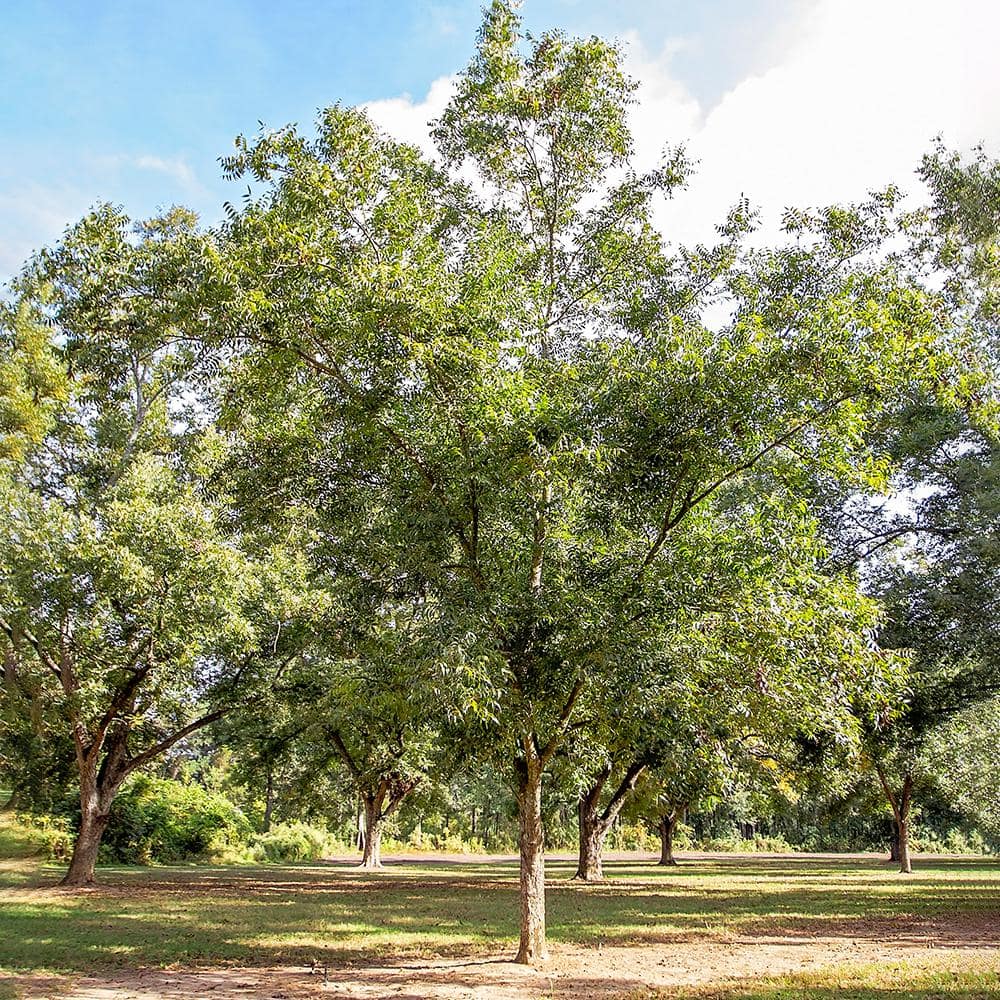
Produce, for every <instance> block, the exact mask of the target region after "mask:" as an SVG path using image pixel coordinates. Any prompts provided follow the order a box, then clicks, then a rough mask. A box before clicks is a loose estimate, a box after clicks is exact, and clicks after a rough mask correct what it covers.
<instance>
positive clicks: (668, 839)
mask: <svg viewBox="0 0 1000 1000" xmlns="http://www.w3.org/2000/svg"><path fill="white" fill-rule="evenodd" d="M679 815H680V814H679V812H672V813H667V814H665V815H663V816H661V817H660V823H659V830H660V860H659V861H658V862H657V864H661V865H676V864H677V859H676V858H675V857H674V830H675V829H676V828H677V819H678V816H679Z"/></svg>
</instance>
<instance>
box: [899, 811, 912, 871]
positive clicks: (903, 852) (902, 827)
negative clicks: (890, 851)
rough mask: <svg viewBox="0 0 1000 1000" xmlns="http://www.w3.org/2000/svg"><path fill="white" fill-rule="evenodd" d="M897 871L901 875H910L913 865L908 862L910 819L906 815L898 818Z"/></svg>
mask: <svg viewBox="0 0 1000 1000" xmlns="http://www.w3.org/2000/svg"><path fill="white" fill-rule="evenodd" d="M898 840H899V859H898V860H899V871H900V873H901V874H903V875H910V874H912V872H913V866H912V864H911V863H910V820H909V817H908V816H903V817H902V818H901V819H900V820H899V834H898Z"/></svg>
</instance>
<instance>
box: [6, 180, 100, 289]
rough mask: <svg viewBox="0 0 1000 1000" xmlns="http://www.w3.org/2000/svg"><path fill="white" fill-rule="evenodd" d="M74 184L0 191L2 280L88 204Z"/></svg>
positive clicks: (10, 274) (80, 213)
mask: <svg viewBox="0 0 1000 1000" xmlns="http://www.w3.org/2000/svg"><path fill="white" fill-rule="evenodd" d="M88 204H89V202H88V200H87V196H86V195H85V194H84V193H83V192H82V191H79V190H77V189H75V188H71V187H45V186H43V185H41V184H34V183H28V184H24V185H22V186H20V187H17V188H15V189H13V190H10V191H7V192H4V193H2V194H0V233H3V239H2V240H0V282H2V281H4V280H6V278H7V277H11V276H13V275H15V274H16V273H17V272H18V271H20V269H21V266H22V265H23V264H24V263H25V261H27V259H28V258H29V257H30V256H31V254H32V253H34V251H36V250H40V249H41V248H42V247H43V246H46V245H48V244H50V243H53V242H55V240H57V239H58V238H59V236H60V235H61V234H62V232H63V230H64V229H65V228H66V226H67V225H68V224H69V220H71V219H75V218H78V217H79V216H81V215H82V214H83V213H84V212H85V211H86V209H87V207H88Z"/></svg>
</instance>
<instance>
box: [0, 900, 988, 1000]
mask: <svg viewBox="0 0 1000 1000" xmlns="http://www.w3.org/2000/svg"><path fill="white" fill-rule="evenodd" d="M845 931H846V932H847V933H845ZM998 948H1000V927H998V926H997V924H996V921H995V919H993V918H992V917H989V916H981V917H975V918H971V917H963V918H960V919H956V918H952V919H948V920H936V921H930V920H926V921H909V922H900V921H897V922H887V921H872V922H864V921H858V922H856V923H855V924H854V925H853V926H852V927H850V928H845V927H844V926H843V925H839V926H838V927H837V929H836V931H835V932H833V931H831V933H829V934H823V933H820V934H815V935H809V936H793V935H788V934H784V935H774V936H754V937H749V936H740V935H733V936H731V937H728V938H714V939H706V940H704V941H697V942H688V943H662V944H661V943H658V944H652V945H642V946H632V947H617V946H616V947H592V948H581V947H578V946H557V947H555V948H553V954H552V960H551V961H550V962H549V963H548V964H547V965H546V966H545V967H544V968H539V969H527V968H524V967H523V966H518V965H514V964H513V963H511V962H510V961H507V960H506V956H497V957H495V958H485V959H483V958H477V959H474V960H470V961H467V962H463V961H461V960H458V961H456V960H441V961H410V962H406V963H401V964H399V965H391V966H390V965H368V966H366V965H361V964H354V965H350V966H339V967H336V968H330V969H328V970H326V975H325V976H324V970H323V969H317V970H314V971H312V972H310V970H308V969H303V968H301V967H298V968H242V969H239V968H237V969H218V968H216V969H173V970H159V969H157V970H139V971H136V972H130V973H126V972H123V973H120V974H116V975H113V976H109V977H103V978H100V979H99V978H96V977H85V978H82V979H77V980H75V981H69V980H63V979H56V978H51V977H50V978H45V977H39V976H25V977H17V978H14V979H8V980H7V981H6V982H7V984H9V985H13V986H14V988H15V990H17V991H19V992H21V993H22V995H23V996H25V997H30V998H43V997H46V998H48V997H52V998H56V997H58V998H60V1000H158V998H169V1000H177V998H181V997H184V998H201V997H205V998H213V1000H300V998H333V997H337V998H350V1000H382V998H392V1000H418V998H419V1000H459V998H462V1000H466V998H476V1000H537V998H539V997H551V998H557V997H562V998H569V997H572V998H574V1000H610V998H612V997H620V996H622V995H628V994H629V993H633V992H635V991H637V990H640V989H643V988H648V987H678V986H682V987H683V986H700V985H708V984H722V983H726V982H734V981H736V980H746V979H752V978H755V977H760V976H766V975H778V974H782V973H789V972H800V971H808V970H815V969H819V968H822V967H824V966H831V965H839V964H843V963H869V962H882V961H886V962H889V961H891V962H898V961H900V960H901V959H908V960H911V959H912V960H935V961H941V960H944V961H946V962H947V964H948V966H949V968H954V969H955V970H956V971H957V970H959V969H961V968H965V967H967V966H969V965H970V964H976V965H979V966H980V967H981V965H982V963H983V962H984V961H986V962H990V963H995V964H996V967H997V968H1000V959H998V958H997V955H998V952H997V949H998ZM324 979H326V981H324ZM2 983H3V980H0V984H2Z"/></svg>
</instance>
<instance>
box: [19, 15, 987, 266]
mask: <svg viewBox="0 0 1000 1000" xmlns="http://www.w3.org/2000/svg"><path fill="white" fill-rule="evenodd" d="M479 6H480V5H479V3H478V2H475V0H470V2H466V0H462V2H437V3H431V2H421V0H395V2H391V0H378V2H367V3H364V2H360V0H359V2H349V0H328V2H319V0H290V2H286V3H284V4H281V5H278V4H274V3H263V2H235V0H208V2H206V0H202V2H197V3H196V2H191V0H175V2H166V0H162V2H152V0H131V2H125V0H113V2H112V0H89V2H86V3H84V2H71V0H62V2H54V0H50V2H41V0H35V2H32V0H7V2H6V3H5V5H4V27H3V32H2V34H0V87H2V93H3V94H4V95H5V96H6V99H5V100H3V101H2V102H0V148H2V149H3V151H4V155H3V156H2V157H0V276H2V275H4V274H9V273H11V272H12V271H13V270H15V269H16V267H17V266H18V263H19V262H20V261H21V260H23V259H24V257H25V256H26V254H27V253H28V252H30V251H31V250H32V249H33V248H35V247H37V246H39V245H40V244H42V243H45V242H48V241H51V240H53V239H54V238H56V237H57V236H58V234H59V232H60V231H61V229H62V228H63V227H64V226H65V225H66V224H68V223H69V222H70V221H72V220H73V219H74V218H76V217H77V216H78V215H79V214H80V213H82V212H83V211H84V210H85V209H86V208H87V207H88V205H90V204H92V203H94V202H95V201H97V200H99V199H106V200H110V201H114V202H117V203H121V204H123V205H124V206H125V208H126V209H127V210H128V211H130V212H131V213H133V214H134V215H137V216H142V215H147V214H150V213H152V212H153V211H154V210H155V209H156V207H157V206H160V205H166V204H170V203H173V202H182V203H185V204H188V205H190V206H191V207H193V208H195V209H196V210H198V211H199V212H201V213H202V215H203V217H204V218H205V219H206V221H213V220H214V219H215V218H217V217H218V216H219V214H220V213H219V206H220V204H221V202H222V200H223V199H224V198H226V197H231V196H232V195H233V192H232V191H231V190H229V188H228V186H227V185H226V184H225V183H224V182H223V181H222V180H221V178H220V175H219V169H218V164H217V159H218V157H219V156H220V155H223V154H225V153H226V152H227V151H228V150H229V148H230V145H231V142H232V138H233V136H234V135H235V134H236V133H237V132H240V131H253V130H254V129H256V127H257V122H258V119H261V120H263V121H265V122H266V123H267V124H269V125H279V124H283V123H285V122H288V121H297V122H299V123H308V122H309V121H311V120H312V118H313V116H314V113H315V111H316V109H317V108H319V107H321V106H325V105H326V104H330V103H333V102H335V101H343V102H345V103H349V104H356V103H372V102H374V104H373V106H372V111H373V114H375V116H376V118H379V120H381V121H383V123H384V124H385V125H386V127H388V128H392V129H394V130H399V129H401V130H402V131H403V132H406V131H407V129H412V128H419V127H420V126H421V124H422V122H423V121H425V120H426V118H427V117H428V116H429V115H430V114H433V113H436V111H437V110H438V109H439V106H440V103H441V100H442V99H443V97H442V95H443V96H444V97H446V95H447V78H448V77H449V76H451V75H453V74H454V73H455V72H457V71H458V70H460V69H461V67H462V66H463V65H464V64H465V62H466V61H467V59H468V57H469V55H470V53H471V51H472V47H473V44H474V36H475V31H476V27H477V25H478V22H479V18H480V11H479ZM943 6H944V5H942V4H940V3H935V2H933V0H905V2H904V0H869V2H868V3H860V0H703V2H698V3H695V2H679V0H663V2H656V0H617V2H608V0H526V2H525V3H524V6H523V15H524V18H525V22H526V24H527V26H528V28H529V29H532V30H538V29H542V28H545V27H550V26H560V27H563V28H565V29H567V30H568V31H570V32H572V33H577V34H590V33H597V34H601V35H605V36H620V37H623V38H625V39H626V40H627V42H628V46H629V52H630V68H631V69H632V71H633V72H634V73H635V75H637V76H639V77H640V79H642V80H643V82H644V83H645V84H646V87H645V89H644V92H643V102H644V103H643V107H642V109H641V116H640V118H639V119H637V130H638V131H639V132H640V138H642V137H643V136H645V137H646V138H648V143H647V145H648V147H649V149H650V150H652V149H653V148H654V147H656V148H659V147H660V146H662V145H663V143H664V142H666V141H681V140H685V141H690V142H691V143H692V148H693V149H694V150H695V152H696V153H697V154H698V155H700V156H701V157H702V159H703V161H704V162H705V164H706V171H705V177H706V179H705V181H704V182H703V183H702V184H701V187H700V188H698V189H696V190H695V191H694V192H693V197H692V200H691V202H690V205H689V208H688V209H687V210H686V215H685V214H683V213H682V216H678V217H677V218H675V220H674V221H675V223H676V224H677V226H678V227H679V229H680V230H682V231H683V232H684V233H687V232H688V231H690V232H695V231H697V229H698V226H699V222H698V221H697V220H700V219H703V218H704V219H707V218H708V217H709V216H710V215H711V214H712V213H717V212H718V211H721V209H722V207H723V205H724V203H726V202H727V199H728V200H731V198H732V197H734V196H736V195H738V194H739V193H740V191H741V190H745V189H746V188H747V186H749V187H750V188H751V191H750V193H751V195H754V194H755V192H756V193H758V194H759V200H760V201H762V202H763V203H767V202H768V200H769V199H772V200H773V199H774V198H776V197H779V196H780V193H781V192H782V191H784V190H786V189H787V190H788V192H789V196H791V195H796V196H798V197H800V198H801V197H803V196H805V197H807V198H808V197H809V196H810V194H811V192H812V189H811V188H808V187H806V188H805V189H804V190H803V188H802V183H801V182H802V178H803V166H802V164H803V163H805V164H807V168H806V169H805V173H806V175H807V176H808V175H809V174H810V171H811V170H813V167H814V166H815V167H816V187H815V191H816V197H817V198H819V197H822V196H825V195H826V193H827V191H829V192H830V193H831V194H833V195H838V194H839V193H840V192H839V189H838V187H837V184H838V183H840V182H842V181H843V178H844V176H845V174H848V175H850V177H851V178H852V180H851V183H852V184H854V186H855V187H858V188H860V187H861V186H863V185H862V183H861V182H862V180H866V179H867V177H868V175H869V174H870V176H871V180H872V182H873V183H877V182H881V181H884V180H888V179H892V178H890V177H884V178H880V177H876V173H877V171H878V170H883V169H884V170H885V171H888V170H889V169H890V168H892V169H897V170H898V169H899V165H901V164H903V163H904V162H905V163H907V164H909V165H910V166H911V167H912V165H914V158H915V156H916V155H917V151H918V150H919V149H920V148H926V145H927V143H928V141H929V139H930V137H931V136H932V135H934V134H935V133H936V132H939V131H943V132H945V133H946V135H949V134H951V133H954V134H955V136H956V142H958V143H959V144H961V143H966V142H970V141H972V140H973V139H975V138H980V139H986V140H987V141H988V142H989V141H991V140H992V138H993V136H992V132H993V131H994V130H995V128H994V126H995V125H996V123H995V122H993V121H992V119H993V118H994V117H995V116H996V113H995V112H994V111H993V108H995V107H997V106H998V105H997V104H996V102H995V101H993V103H990V102H991V100H992V97H991V95H993V96H996V95H995V93H994V90H993V89H991V88H993V86H994V84H995V83H996V79H995V78H996V76H997V74H996V71H995V70H994V69H993V57H992V45H990V46H987V45H986V44H985V43H984V42H983V39H984V37H985V38H986V39H995V38H996V37H997V34H996V31H994V30H993V29H994V28H996V27H997V24H996V20H997V17H996V10H995V8H996V7H997V6H1000V5H996V4H995V3H993V2H992V0H955V2H954V3H953V4H952V5H949V7H948V11H947V21H943V20H942V19H941V18H942V17H943V14H942V12H941V11H939V10H937V8H941V7H943ZM873 9H875V10H878V11H879V13H878V14H877V15H873V14H872V13H871V11H872V10H873ZM970 47H971V49H972V54H971V56H970V54H969V50H970ZM987 49H988V51H987ZM980 50H982V52H981V60H980V61H981V64H982V65H981V66H980V64H979V63H978V62H977V59H979V58H980V56H979V55H977V53H980ZM876 62H877V63H878V65H877V66H875V65H873V64H874V63H876ZM970 66H971V67H972V68H971V70H970ZM839 67H843V68H844V72H843V74H841V72H840V70H839ZM939 76H940V80H939V79H938V77H939ZM957 77H960V78H961V79H958V80H957V82H956V78H957ZM991 77H992V79H991ZM435 81H438V82H439V84H440V86H439V87H438V90H437V91H436V94H437V95H438V99H437V101H436V102H435V100H433V99H428V97H427V95H428V92H429V91H430V90H431V89H432V87H433V86H434V84H435ZM900 81H902V82H900ZM400 98H402V100H400ZM391 99H395V100H394V101H393V100H391ZM386 101H388V102H389V103H387V104H385V103H382V102H386ZM959 105H961V106H959ZM970 105H971V107H970ZM953 112H954V113H953ZM810 116H811V117H812V118H813V119H814V120H813V121H812V122H808V121H806V119H807V118H808V117H810ZM855 119H859V120H860V124H858V123H857V122H856V121H855ZM834 129H840V130H841V132H842V135H841V136H840V140H839V143H838V145H837V146H836V148H835V149H834V148H833V146H831V147H830V148H829V149H827V148H825V147H824V143H830V140H831V139H832V138H834V137H833V136H831V135H830V132H831V130H834ZM901 131H902V133H905V135H903V136H902V138H899V133H900V132H901ZM406 137H409V135H407V136H406ZM796 142H797V144H798V146H800V147H802V150H801V152H802V156H803V159H801V162H798V161H796V162H791V163H790V162H789V159H790V154H789V153H788V151H787V149H786V147H787V148H789V149H790V148H791V147H792V146H794V145H795V144H796ZM893 143H895V145H893ZM769 151H770V152H769ZM799 152H800V150H793V151H792V154H791V160H793V161H794V160H795V157H796V156H798V155H799ZM769 156H773V158H774V162H773V163H768V162H766V161H767V158H768V157H769ZM810 157H811V159H810ZM821 161H822V163H826V166H825V167H824V166H822V164H821ZM782 164H784V166H782ZM857 164H861V166H862V167H863V168H864V169H860V168H857V169H856V167H857ZM883 164H884V166H883ZM845 165H846V167H847V168H848V169H846V170H845ZM783 169H787V170H788V172H789V173H788V178H787V179H786V180H782V173H781V171H782V170H783ZM866 171H868V173H866ZM741 172H742V174H741ZM852 190H853V188H850V189H848V188H845V193H848V194H849V193H850V192H851V191H852ZM699 191H700V193H699Z"/></svg>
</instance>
